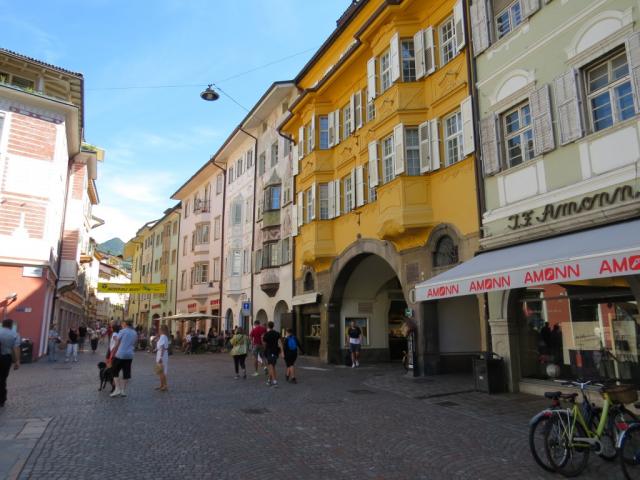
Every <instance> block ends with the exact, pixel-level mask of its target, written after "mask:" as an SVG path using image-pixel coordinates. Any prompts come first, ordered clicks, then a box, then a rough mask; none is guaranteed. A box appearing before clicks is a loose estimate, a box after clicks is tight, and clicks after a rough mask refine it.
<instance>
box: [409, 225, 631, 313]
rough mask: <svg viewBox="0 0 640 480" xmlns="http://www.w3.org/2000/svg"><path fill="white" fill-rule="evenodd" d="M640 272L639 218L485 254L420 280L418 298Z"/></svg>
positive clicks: (431, 298) (466, 293)
mask: <svg viewBox="0 0 640 480" xmlns="http://www.w3.org/2000/svg"><path fill="white" fill-rule="evenodd" d="M634 274H635V275H637V274H640V220H633V221H630V222H625V223H618V224H615V225H607V226H604V227H600V228H594V229H591V230H586V231H583V232H576V233H570V234H567V235H562V236H559V237H554V238H548V239H544V240H539V241H536V242H531V243H527V244H524V245H516V246H513V247H507V248H503V249H500V250H494V251H491V252H487V253H482V254H480V255H478V256H476V257H474V258H472V259H471V260H468V261H466V262H464V263H463V264H461V265H458V266H457V267H454V268H452V269H451V270H448V271H446V272H445V273H442V274H441V275H437V276H435V277H433V278H431V279H429V280H427V281H425V282H422V283H420V284H418V285H416V289H415V294H416V301H418V302H422V301H426V300H437V299H439V298H448V297H457V296H461V295H475V294H478V293H483V292H490V291H493V290H509V289H512V288H522V287H528V286H533V285H544V284H548V283H562V282H571V281H576V280H589V279H594V278H606V277H615V276H621V275H634Z"/></svg>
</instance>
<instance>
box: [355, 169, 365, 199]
mask: <svg viewBox="0 0 640 480" xmlns="http://www.w3.org/2000/svg"><path fill="white" fill-rule="evenodd" d="M355 172H356V188H355V191H356V207H361V206H362V205H364V167H363V166H362V165H360V166H359V167H356V170H355Z"/></svg>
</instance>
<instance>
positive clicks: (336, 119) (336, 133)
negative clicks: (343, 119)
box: [333, 110, 340, 146]
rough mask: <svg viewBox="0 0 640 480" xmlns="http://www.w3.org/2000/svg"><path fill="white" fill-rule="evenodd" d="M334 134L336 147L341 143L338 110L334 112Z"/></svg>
mask: <svg viewBox="0 0 640 480" xmlns="http://www.w3.org/2000/svg"><path fill="white" fill-rule="evenodd" d="M333 134H334V142H333V145H334V146H335V145H338V144H339V143H340V110H336V111H335V112H333Z"/></svg>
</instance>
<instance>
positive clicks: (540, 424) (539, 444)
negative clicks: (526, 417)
mask: <svg viewBox="0 0 640 480" xmlns="http://www.w3.org/2000/svg"><path fill="white" fill-rule="evenodd" d="M552 419H553V416H552V415H548V414H546V412H545V414H539V415H538V417H536V418H534V419H533V421H532V422H531V423H530V424H529V449H530V450H531V455H532V456H533V459H534V460H535V461H536V463H537V464H538V465H540V467H542V468H543V469H544V470H546V471H547V472H555V469H554V468H553V465H551V462H549V457H548V456H547V452H546V448H545V443H546V439H547V438H548V437H549V436H551V435H555V436H557V432H555V434H552V433H551V432H550V430H551V429H552V428H554V427H555V428H558V427H559V425H558V424H557V423H555V422H552V421H551V420H552Z"/></svg>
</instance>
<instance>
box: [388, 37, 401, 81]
mask: <svg viewBox="0 0 640 480" xmlns="http://www.w3.org/2000/svg"><path fill="white" fill-rule="evenodd" d="M389 58H390V61H391V81H392V82H395V81H396V80H398V79H400V35H399V34H398V33H397V32H396V33H394V34H393V36H392V37H391V43H390V44H389Z"/></svg>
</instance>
